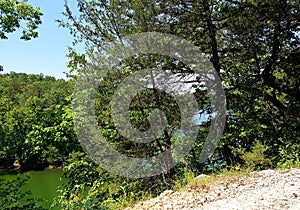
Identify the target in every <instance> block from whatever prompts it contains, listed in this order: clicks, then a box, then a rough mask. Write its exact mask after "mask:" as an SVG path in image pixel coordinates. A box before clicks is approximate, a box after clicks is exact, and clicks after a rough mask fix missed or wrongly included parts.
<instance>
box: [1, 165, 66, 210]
mask: <svg viewBox="0 0 300 210" xmlns="http://www.w3.org/2000/svg"><path fill="white" fill-rule="evenodd" d="M25 174H28V175H30V180H29V181H28V182H27V183H26V184H25V185H24V187H23V188H24V190H30V191H31V193H32V196H33V197H35V198H42V199H46V201H45V202H44V203H43V207H46V208H49V207H50V205H51V204H52V201H53V199H54V197H56V196H57V192H56V190H57V187H58V186H60V185H62V184H63V183H64V182H65V180H63V179H62V178H61V177H62V175H63V172H62V171H61V170H49V171H30V172H26V173H25ZM16 176H17V175H15V174H0V178H2V179H13V178H15V177H16ZM53 209H60V208H59V207H56V208H53Z"/></svg>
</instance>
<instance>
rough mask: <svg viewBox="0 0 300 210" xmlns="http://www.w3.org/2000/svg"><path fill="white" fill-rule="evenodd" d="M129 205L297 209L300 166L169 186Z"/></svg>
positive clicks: (299, 207) (211, 209)
mask: <svg viewBox="0 0 300 210" xmlns="http://www.w3.org/2000/svg"><path fill="white" fill-rule="evenodd" d="M129 209H145V210H148V209H162V210H165V209H181V210H185V209H204V210H214V209H224V210H233V209H234V210H240V209H245V210H253V209H259V210H261V209H270V210H276V209H291V210H300V169H291V170H278V171H274V170H265V171H260V172H252V173H250V175H249V176H238V177H234V178H231V179H226V180H222V181H217V182H215V183H214V184H212V185H211V186H208V185H206V186H205V185H203V186H202V187H198V188H188V189H186V190H184V191H181V192H173V191H171V190H168V191H165V192H164V193H162V194H161V195H160V196H158V197H156V198H153V199H150V200H148V201H145V202H141V203H138V204H137V205H135V206H134V207H133V208H126V210H129Z"/></svg>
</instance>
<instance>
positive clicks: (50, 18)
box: [0, 0, 76, 78]
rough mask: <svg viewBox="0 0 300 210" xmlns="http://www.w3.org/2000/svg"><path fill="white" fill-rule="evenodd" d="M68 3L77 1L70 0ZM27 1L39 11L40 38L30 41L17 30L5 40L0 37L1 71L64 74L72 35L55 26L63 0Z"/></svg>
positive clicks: (59, 75)
mask: <svg viewBox="0 0 300 210" xmlns="http://www.w3.org/2000/svg"><path fill="white" fill-rule="evenodd" d="M70 2H71V3H73V4H74V3H76V1H74V0H70ZM28 3H29V4H31V5H33V6H35V7H36V6H39V7H40V9H41V11H42V13H43V14H44V15H43V17H42V21H43V23H42V25H41V26H40V28H39V30H38V31H39V38H37V39H32V40H31V41H23V40H20V33H19V32H15V33H13V34H10V35H9V36H8V39H7V40H0V65H2V66H3V67H4V73H8V72H10V71H15V72H24V73H34V74H40V73H43V74H44V75H50V76H55V77H56V78H66V77H65V74H64V73H63V72H68V69H67V67H66V66H67V65H66V63H67V58H66V54H67V52H68V48H67V46H71V42H72V36H71V35H70V34H69V32H68V30H67V29H64V28H62V27H58V23H56V22H55V20H56V19H61V18H63V15H62V14H61V13H62V12H63V11H64V6H63V5H64V1H63V0H29V1H28Z"/></svg>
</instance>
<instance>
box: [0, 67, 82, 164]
mask: <svg viewBox="0 0 300 210" xmlns="http://www.w3.org/2000/svg"><path fill="white" fill-rule="evenodd" d="M72 87H73V85H72V82H71V81H65V80H62V79H60V80H56V79H55V78H54V77H49V76H43V75H42V74H41V75H27V74H23V73H15V72H11V73H10V74H3V75H0V97H1V98H0V103H1V106H0V112H1V115H0V116H1V117H0V166H1V167H4V168H12V167H13V165H14V164H15V166H16V165H17V166H19V167H21V170H29V169H43V168H45V167H47V166H48V165H49V164H51V165H54V166H62V164H63V163H64V162H65V161H66V158H67V157H68V154H69V153H71V152H72V151H78V150H81V148H80V147H79V143H78V142H77V137H76V135H75V132H74V127H73V122H72V110H71V102H70V100H71V94H72V91H73V88H72Z"/></svg>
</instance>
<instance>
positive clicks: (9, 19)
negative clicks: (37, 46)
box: [0, 0, 42, 40]
mask: <svg viewBox="0 0 300 210" xmlns="http://www.w3.org/2000/svg"><path fill="white" fill-rule="evenodd" d="M41 16H42V13H41V12H40V9H39V8H34V7H33V6H31V5H29V4H28V3H27V0H21V1H18V0H1V1H0V39H7V34H9V33H12V32H14V31H16V30H17V29H19V28H21V30H22V35H21V39H24V40H30V39H31V38H36V37H38V32H37V31H36V29H37V28H38V26H39V25H40V24H41V23H42V21H41ZM23 23H24V24H26V25H25V26H24V25H22V24H23Z"/></svg>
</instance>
